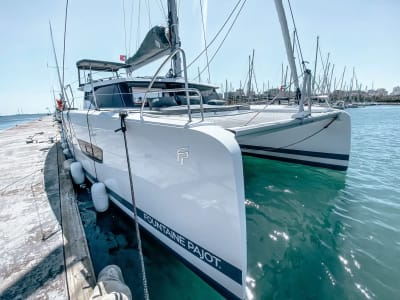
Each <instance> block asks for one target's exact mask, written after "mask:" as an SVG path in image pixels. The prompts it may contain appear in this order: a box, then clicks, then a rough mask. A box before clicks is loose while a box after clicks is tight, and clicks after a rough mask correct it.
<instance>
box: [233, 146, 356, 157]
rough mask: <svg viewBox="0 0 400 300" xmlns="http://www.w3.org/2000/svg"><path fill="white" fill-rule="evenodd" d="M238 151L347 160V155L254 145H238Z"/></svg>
mask: <svg viewBox="0 0 400 300" xmlns="http://www.w3.org/2000/svg"><path fill="white" fill-rule="evenodd" d="M240 149H242V150H257V151H268V152H276V153H284V154H293V155H303V156H310V157H320V158H329V159H337V160H349V155H348V154H337V153H327V152H316V151H305V150H296V149H286V148H273V147H264V146H256V145H244V144H240ZM243 152H245V151H243Z"/></svg>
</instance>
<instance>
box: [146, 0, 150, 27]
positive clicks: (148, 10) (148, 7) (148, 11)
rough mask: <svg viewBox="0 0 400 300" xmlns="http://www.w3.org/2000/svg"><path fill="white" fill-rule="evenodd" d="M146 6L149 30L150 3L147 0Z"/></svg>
mask: <svg viewBox="0 0 400 300" xmlns="http://www.w3.org/2000/svg"><path fill="white" fill-rule="evenodd" d="M146 6H147V16H148V19H149V30H150V29H151V16H150V3H149V0H147V1H146Z"/></svg>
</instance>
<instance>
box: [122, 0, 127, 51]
mask: <svg viewBox="0 0 400 300" xmlns="http://www.w3.org/2000/svg"><path fill="white" fill-rule="evenodd" d="M122 11H123V13H124V37H125V55H128V49H127V46H126V21H125V19H126V18H125V15H126V14H125V0H122Z"/></svg>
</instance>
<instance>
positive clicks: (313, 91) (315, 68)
mask: <svg viewBox="0 0 400 300" xmlns="http://www.w3.org/2000/svg"><path fill="white" fill-rule="evenodd" d="M318 46H319V36H317V47H316V50H315V61H314V73H313V74H314V76H313V83H312V93H313V94H315V75H316V74H317V73H316V72H317V61H318Z"/></svg>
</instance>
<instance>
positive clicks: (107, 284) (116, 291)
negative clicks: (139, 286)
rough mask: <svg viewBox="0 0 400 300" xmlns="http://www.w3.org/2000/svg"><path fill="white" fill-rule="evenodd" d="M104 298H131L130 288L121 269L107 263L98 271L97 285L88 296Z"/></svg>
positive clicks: (93, 298)
mask: <svg viewBox="0 0 400 300" xmlns="http://www.w3.org/2000/svg"><path fill="white" fill-rule="evenodd" d="M106 299H121V300H131V299H132V294H131V290H130V289H129V287H128V286H127V285H126V284H125V281H124V277H123V276H122V272H121V269H120V268H119V267H118V266H116V265H109V266H107V267H105V268H104V269H103V270H101V271H100V273H99V276H98V278H97V285H96V287H95V288H94V291H93V295H92V296H91V297H90V300H106Z"/></svg>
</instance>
